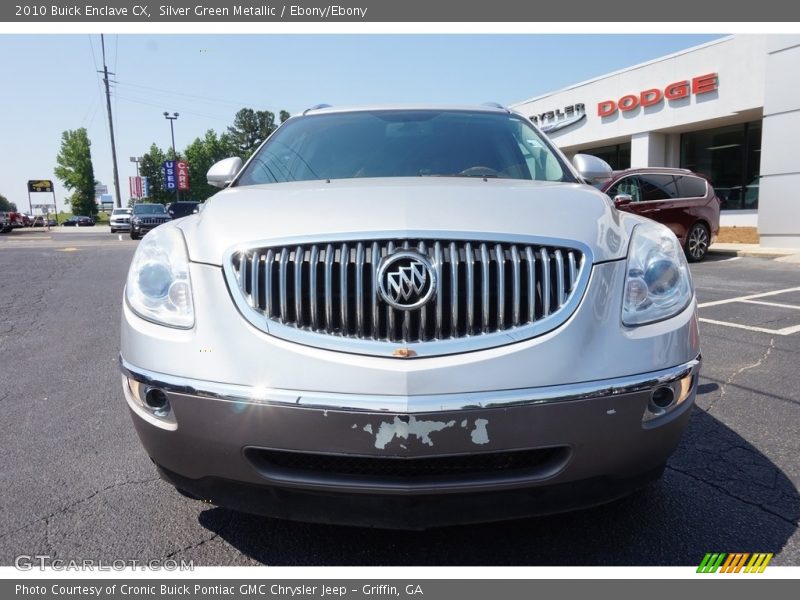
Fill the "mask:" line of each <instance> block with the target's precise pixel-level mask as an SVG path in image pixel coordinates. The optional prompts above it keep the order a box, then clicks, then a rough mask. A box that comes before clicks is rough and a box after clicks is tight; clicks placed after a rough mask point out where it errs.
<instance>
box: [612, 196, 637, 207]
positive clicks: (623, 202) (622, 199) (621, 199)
mask: <svg viewBox="0 0 800 600" xmlns="http://www.w3.org/2000/svg"><path fill="white" fill-rule="evenodd" d="M631 202H633V196H631V195H630V194H617V195H616V196H614V206H616V207H617V208H621V207H623V206H628V204H630V203H631Z"/></svg>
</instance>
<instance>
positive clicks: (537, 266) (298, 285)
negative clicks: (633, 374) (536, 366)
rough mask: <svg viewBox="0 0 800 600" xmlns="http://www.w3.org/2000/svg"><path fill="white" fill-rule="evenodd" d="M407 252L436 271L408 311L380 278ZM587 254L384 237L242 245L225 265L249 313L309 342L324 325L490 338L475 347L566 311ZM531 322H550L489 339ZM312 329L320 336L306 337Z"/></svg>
mask: <svg viewBox="0 0 800 600" xmlns="http://www.w3.org/2000/svg"><path fill="white" fill-rule="evenodd" d="M401 251H410V253H411V255H415V254H416V255H417V256H419V255H421V257H422V258H421V259H420V264H422V263H424V264H426V265H428V266H427V267H426V268H427V269H429V270H430V271H431V278H430V281H429V282H427V283H426V284H425V285H428V286H433V288H434V289H433V292H432V293H430V290H428V293H427V297H428V298H429V299H428V300H426V301H424V302H423V303H422V305H421V306H419V307H414V308H412V309H408V310H404V309H398V308H394V307H393V306H391V305H390V303H389V302H387V299H386V296H385V292H384V291H382V290H381V282H380V278H381V277H382V276H383V275H382V272H381V265H382V264H384V263H389V262H396V261H394V259H393V260H389V258H387V257H392V256H396V255H397V253H399V252H401ZM406 254H408V252H406ZM586 258H587V257H586V253H585V252H582V251H581V250H579V249H577V248H569V247H565V246H556V245H549V244H548V245H540V244H533V243H519V242H516V241H514V242H511V241H485V240H430V239H378V240H367V241H337V242H331V243H300V244H282V245H280V246H271V247H269V246H268V247H258V248H248V249H243V250H242V249H240V250H237V251H234V252H232V253H231V254H229V257H228V259H227V264H226V273H227V275H228V277H229V279H233V281H230V282H229V285H230V287H231V290H232V291H233V293H234V297H235V299H236V301H237V304H238V305H239V307H240V309H242V310H243V312H246V313H248V314H247V316H248V318H249V320H250V321H251V322H252V323H254V324H255V325H256V326H258V327H260V328H261V329H264V330H266V331H269V333H271V334H275V335H278V336H279V337H286V338H292V339H298V338H297V335H292V334H291V333H290V332H289V331H288V330H286V329H285V328H289V329H291V330H294V331H295V332H297V333H298V334H300V335H301V339H300V341H304V342H305V343H309V344H314V339H315V338H316V339H317V340H318V342H317V344H318V345H324V346H328V345H330V344H328V343H327V342H323V341H321V340H319V334H324V335H327V336H336V337H338V338H343V339H347V340H354V341H362V340H367V341H372V342H384V343H386V342H389V343H392V344H395V346H394V347H396V344H398V343H402V344H409V345H415V344H419V343H422V342H434V341H439V342H445V341H448V340H462V339H464V338H471V337H476V336H479V337H480V339H484V340H486V342H487V343H483V344H479V346H483V347H488V346H492V345H500V343H509V342H512V341H516V340H517V339H525V338H526V337H531V336H533V335H537V334H539V333H543V332H544V331H547V330H549V329H552V328H554V327H556V326H557V325H559V324H560V323H561V322H563V321H564V320H566V318H567V317H568V316H569V314H571V313H572V311H573V310H574V308H575V307H576V306H577V303H578V302H579V299H580V296H581V295H582V293H583V289H584V288H585V285H586V280H587V279H588V269H587V268H586V264H585V263H586V262H587V260H586ZM425 259H427V260H425ZM406 270H407V272H408V273H411V268H410V267H406ZM399 272H400V269H398V273H399ZM413 274H415V273H412V275H413ZM395 275H397V273H396V274H395ZM422 277H424V275H422ZM421 281H422V280H421V279H420V282H421ZM395 282H396V279H395ZM412 283H414V282H412ZM395 285H396V283H395ZM386 287H387V286H386V285H384V289H385V288H386ZM420 287H422V286H420ZM406 291H408V290H406ZM237 296H238V297H237ZM534 325H543V326H544V327H535V328H533V329H535V330H531V331H525V332H524V333H526V334H527V335H519V336H514V337H512V338H511V339H510V338H509V336H508V335H504V336H503V337H504V340H503V341H502V342H498V343H491V342H489V340H488V339H487V336H488V337H491V334H509V333H512V332H516V331H517V330H519V331H520V333H521V334H522V333H523V332H522V329H524V328H526V327H528V328H531V326H534ZM281 332H283V335H282V334H281ZM308 334H311V335H313V336H314V337H303V336H307V335H308ZM329 339H330V338H329ZM351 350H352V351H355V352H361V351H360V350H358V349H356V347H355V346H354V347H352V348H351ZM362 353H364V352H362ZM436 353H438V352H432V353H429V352H425V353H424V354H436ZM420 354H423V353H420Z"/></svg>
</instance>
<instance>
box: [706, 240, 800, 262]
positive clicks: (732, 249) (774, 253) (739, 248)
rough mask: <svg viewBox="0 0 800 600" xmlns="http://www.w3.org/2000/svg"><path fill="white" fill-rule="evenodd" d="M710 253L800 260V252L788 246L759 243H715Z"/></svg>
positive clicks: (787, 260)
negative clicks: (777, 246) (765, 245)
mask: <svg viewBox="0 0 800 600" xmlns="http://www.w3.org/2000/svg"><path fill="white" fill-rule="evenodd" d="M708 253H709V254H716V255H722V256H747V257H751V258H772V259H786V260H785V262H800V252H797V251H796V250H792V249H787V248H762V247H761V246H758V245H757V244H715V245H713V246H711V247H710V248H709V249H708Z"/></svg>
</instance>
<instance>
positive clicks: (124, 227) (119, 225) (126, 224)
mask: <svg viewBox="0 0 800 600" xmlns="http://www.w3.org/2000/svg"><path fill="white" fill-rule="evenodd" d="M109 225H110V226H111V229H114V230H115V231H130V228H131V222H130V221H111V222H109Z"/></svg>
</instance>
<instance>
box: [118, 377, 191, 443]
mask: <svg viewBox="0 0 800 600" xmlns="http://www.w3.org/2000/svg"><path fill="white" fill-rule="evenodd" d="M122 388H123V390H124V392H125V400H127V401H128V406H129V407H130V408H131V410H133V411H134V412H135V413H136V414H137V415H139V416H140V417H142V418H143V419H144V420H145V421H147V422H148V423H151V424H152V425H156V426H158V427H161V428H162V429H168V430H170V431H174V430H175V429H177V428H178V423H177V421H176V419H175V413H173V412H172V405H171V404H170V402H169V397H168V396H167V394H166V392H164V390H161V389H159V388H156V387H151V386H148V385H147V384H144V383H142V382H140V381H136V380H135V379H133V378H131V377H126V376H125V375H123V376H122Z"/></svg>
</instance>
